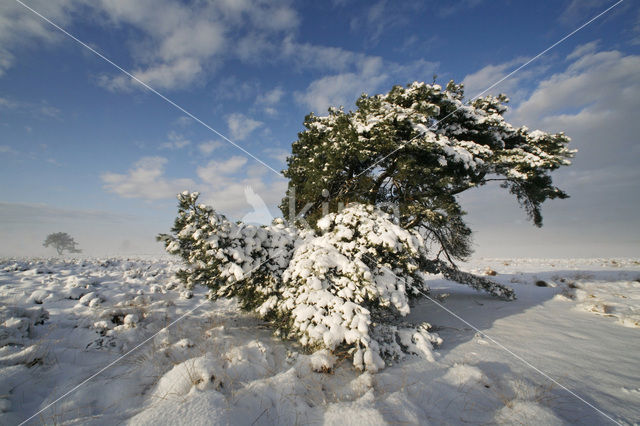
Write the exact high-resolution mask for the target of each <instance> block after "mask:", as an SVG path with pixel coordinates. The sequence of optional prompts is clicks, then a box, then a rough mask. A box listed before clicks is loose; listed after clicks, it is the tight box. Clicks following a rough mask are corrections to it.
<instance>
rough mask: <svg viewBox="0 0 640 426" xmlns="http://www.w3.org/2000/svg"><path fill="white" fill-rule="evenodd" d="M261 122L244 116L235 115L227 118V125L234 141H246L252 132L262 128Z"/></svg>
mask: <svg viewBox="0 0 640 426" xmlns="http://www.w3.org/2000/svg"><path fill="white" fill-rule="evenodd" d="M262 124H263V123H262V122H261V121H257V120H254V119H252V118H249V117H247V116H246V115H244V114H240V113H235V114H231V115H228V116H227V125H228V126H229V131H230V132H231V137H232V138H233V139H234V140H239V141H240V140H243V139H246V138H247V137H248V136H249V135H250V134H251V133H252V132H253V131H254V130H256V129H257V128H258V127H260V126H262Z"/></svg>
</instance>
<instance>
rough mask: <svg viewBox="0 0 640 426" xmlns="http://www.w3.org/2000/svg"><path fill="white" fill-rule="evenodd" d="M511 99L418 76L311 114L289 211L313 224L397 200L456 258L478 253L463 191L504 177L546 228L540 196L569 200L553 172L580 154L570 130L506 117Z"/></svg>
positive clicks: (296, 154)
mask: <svg viewBox="0 0 640 426" xmlns="http://www.w3.org/2000/svg"><path fill="white" fill-rule="evenodd" d="M507 101H508V99H507V98H506V97H505V96H498V97H494V96H487V97H484V98H480V99H477V100H475V101H473V102H471V103H465V102H464V92H463V87H462V85H461V84H455V83H454V82H453V81H452V82H450V83H449V84H448V85H447V86H446V88H445V89H442V88H441V87H440V86H439V85H437V84H425V83H417V82H416V83H413V84H410V85H408V86H407V87H402V86H395V87H394V88H393V89H391V91H390V92H389V93H388V94H385V95H376V96H371V97H370V96H367V95H362V97H361V98H360V99H359V100H358V101H357V103H356V105H357V109H356V110H355V111H349V112H345V111H344V110H342V109H335V108H332V109H330V110H329V114H328V115H327V116H324V117H319V116H316V115H314V114H313V113H312V114H309V115H308V116H307V117H306V118H305V121H304V125H305V127H306V130H305V131H303V132H301V133H299V135H298V140H297V141H295V142H294V143H293V145H292V151H293V152H292V155H291V156H290V157H289V158H288V168H287V169H286V170H285V171H284V174H285V176H286V177H288V178H289V190H288V194H287V197H285V198H284V199H283V202H282V204H281V206H280V208H281V210H282V212H283V214H284V217H285V218H286V219H288V220H292V219H294V217H290V216H291V212H292V211H294V212H295V213H296V214H299V217H298V218H295V219H298V220H299V219H304V220H305V221H307V222H308V223H309V224H310V225H311V226H312V227H313V226H314V225H315V223H316V222H317V220H318V219H320V218H321V217H322V216H323V215H324V214H325V212H326V211H327V208H326V206H328V211H336V209H338V208H339V207H340V206H344V205H347V204H349V203H352V202H358V203H364V204H371V205H393V206H396V209H397V211H398V216H399V217H398V219H399V221H400V224H401V225H402V226H403V227H406V228H408V229H410V228H416V227H417V228H422V232H424V233H425V234H428V238H429V239H430V240H431V241H432V242H434V243H436V245H437V246H439V248H438V250H437V251H436V252H440V253H441V254H442V255H444V256H445V257H446V258H447V260H449V261H450V262H452V263H453V260H455V259H461V260H462V259H465V258H467V257H468V256H469V255H470V254H471V230H470V229H469V228H468V227H467V225H466V223H465V222H464V219H463V217H464V214H465V212H464V210H463V209H462V207H461V206H460V205H459V203H458V200H457V199H456V196H457V195H458V194H460V193H462V192H464V191H466V190H469V189H472V188H476V187H479V186H482V185H485V184H487V183H489V182H494V181H498V182H500V183H501V184H502V186H503V187H505V188H507V189H508V190H509V191H510V192H511V193H512V194H514V195H515V196H516V198H517V200H518V201H519V203H520V204H521V205H522V207H523V208H524V209H525V211H526V212H527V214H528V216H529V218H530V219H532V221H533V223H534V224H535V225H536V226H541V225H542V214H541V205H542V203H543V202H544V201H545V200H547V199H554V198H566V197H567V194H565V193H564V192H563V191H562V190H560V189H559V188H557V187H555V186H553V183H552V180H551V177H550V175H549V172H551V171H553V170H555V169H557V168H559V167H560V166H562V165H567V164H570V162H569V159H570V158H571V157H572V156H573V154H574V151H572V150H569V149H568V148H567V144H568V143H569V138H568V137H566V136H565V135H564V134H562V133H557V134H548V133H544V132H541V131H537V130H536V131H530V130H529V129H527V128H526V127H519V128H516V127H513V126H512V125H511V124H509V123H507V122H506V121H505V120H504V117H503V114H504V113H505V112H506V109H507V108H506V105H505V104H506V102H507ZM290 198H295V207H296V208H295V209H294V210H292V209H290V208H289V203H290ZM299 212H301V213H299Z"/></svg>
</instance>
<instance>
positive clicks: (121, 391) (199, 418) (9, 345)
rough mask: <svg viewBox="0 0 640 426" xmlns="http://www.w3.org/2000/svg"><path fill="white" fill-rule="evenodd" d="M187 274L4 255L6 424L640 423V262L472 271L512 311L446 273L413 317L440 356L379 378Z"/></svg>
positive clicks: (493, 264)
mask: <svg viewBox="0 0 640 426" xmlns="http://www.w3.org/2000/svg"><path fill="white" fill-rule="evenodd" d="M181 266H182V265H181V264H180V262H178V261H176V260H174V259H169V258H165V259H158V260H156V259H3V260H2V261H1V263H0V424H19V423H21V422H23V421H25V420H27V419H30V423H32V424H38V423H46V424H52V423H57V424H60V423H66V424H113V423H131V424H308V423H311V424H318V423H328V424H332V423H341V424H344V423H353V424H357V423H359V424H383V423H410V424H418V423H419V424H445V423H446V424H462V423H494V422H498V423H508V424H513V423H517V424H523V423H525V424H526V423H536V424H565V423H579V424H580V423H581V424H607V423H612V421H611V420H610V419H609V418H608V417H610V418H611V419H613V420H615V421H616V422H620V423H622V424H633V423H637V422H639V421H640V369H639V368H638V365H639V364H640V338H639V337H640V262H638V261H634V260H628V259H627V260H624V259H617V260H604V259H593V260H571V259H567V260H534V259H523V260H497V259H479V260H476V261H474V262H473V263H471V264H468V265H465V269H467V270H470V271H471V272H475V273H477V274H483V273H491V274H493V273H494V272H496V273H497V274H496V275H495V276H492V279H494V280H495V281H497V282H499V283H502V284H505V285H509V286H511V287H513V288H514V289H515V291H516V293H517V296H518V299H517V300H515V301H503V300H500V299H496V298H494V297H491V296H490V295H487V294H483V293H478V292H476V291H474V290H473V289H471V288H469V287H466V286H462V285H459V284H456V283H453V282H451V281H447V280H445V279H443V278H442V276H437V275H434V276H431V277H430V278H429V286H430V288H431V292H430V297H431V298H432V299H433V300H429V299H426V298H425V299H422V300H418V301H417V302H415V304H414V305H413V306H412V309H411V313H410V314H409V315H408V317H407V318H406V320H407V321H408V322H410V323H413V324H421V323H429V324H431V325H432V327H433V328H432V331H433V332H435V333H437V335H438V336H439V337H440V338H441V339H442V341H441V343H440V345H439V346H437V347H436V348H435V349H433V350H430V351H428V352H426V353H422V354H420V353H418V354H415V355H411V356H407V357H405V358H403V359H401V360H399V361H398V362H396V363H394V364H393V365H390V366H387V367H386V368H384V369H382V370H380V371H378V372H376V373H372V372H360V371H358V370H356V369H355V368H354V366H353V364H352V362H351V360H347V359H342V358H340V357H337V358H336V357H335V356H334V355H331V354H330V353H328V352H326V351H320V352H316V353H315V354H313V355H309V354H307V353H305V352H304V351H303V349H302V347H301V346H300V345H299V344H297V343H294V342H288V341H282V340H281V339H278V338H276V337H274V336H273V335H272V330H271V329H270V328H269V327H267V326H266V324H265V323H264V322H262V321H261V320H260V319H259V318H257V316H252V315H250V314H247V313H243V312H241V311H240V309H239V308H238V302H237V301H236V300H233V299H232V300H230V299H220V300H218V301H216V302H211V301H209V300H207V298H206V295H207V292H208V289H206V288H205V287H198V286H196V287H195V288H193V290H189V289H186V288H184V287H183V284H182V283H181V282H180V281H179V280H178V279H177V278H176V277H175V272H176V271H177V270H179V269H180V268H181ZM436 302H437V303H438V304H441V306H442V307H441V306H438V305H437V304H436ZM443 307H444V308H446V310H445V309H443ZM453 314H456V315H458V316H459V317H460V318H462V319H464V321H466V323H465V322H462V321H461V320H460V319H459V318H457V317H456V316H454V315H453ZM474 328H477V330H476V329H474ZM494 341H495V342H499V343H500V344H501V345H503V346H504V347H505V348H507V349H508V350H509V351H512V354H511V353H509V352H507V350H505V349H504V348H502V347H500V346H498V345H497V344H496V343H495V342H494ZM514 354H515V355H516V356H518V357H521V358H522V359H524V360H525V361H526V362H528V363H530V364H531V365H532V366H534V367H535V368H537V369H539V370H540V371H542V372H544V373H545V374H547V375H548V376H549V377H551V378H553V379H554V380H555V381H556V383H554V382H553V381H551V380H549V379H548V378H546V377H544V376H543V375H541V374H540V372H538V371H536V370H535V369H533V368H532V367H531V366H530V365H527V364H525V362H523V361H522V360H520V359H517V358H516V357H515V356H514ZM123 355H126V356H124V357H123ZM114 361H117V362H115V363H114ZM105 367H107V368H106V369H105ZM87 379H89V380H87ZM78 385H80V386H78ZM76 386H78V387H77V388H76V389H75V390H74V388H75V387H76ZM563 386H564V387H566V388H567V389H568V390H569V391H571V392H573V393H575V394H576V395H578V396H579V397H580V398H582V399H583V400H584V401H581V400H580V399H578V397H577V396H575V395H572V394H571V393H569V391H567V390H566V389H564V388H563ZM70 391H71V392H70ZM65 394H66V396H65V397H63V398H60V397H61V396H64V395H65ZM56 401H57V402H56ZM54 402H55V403H54ZM52 403H53V404H52ZM588 404H591V405H592V406H593V407H592V406H590V405H588ZM594 407H595V408H594ZM596 409H597V410H600V411H602V413H604V414H602V413H600V412H598V411H597V410H596ZM36 413H37V415H35V414H36ZM34 415H35V416H34ZM32 416H34V417H32ZM607 416H608V417H607Z"/></svg>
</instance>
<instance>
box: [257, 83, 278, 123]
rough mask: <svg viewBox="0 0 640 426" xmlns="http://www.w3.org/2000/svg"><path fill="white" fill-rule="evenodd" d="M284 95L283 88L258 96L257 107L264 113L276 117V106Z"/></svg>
mask: <svg viewBox="0 0 640 426" xmlns="http://www.w3.org/2000/svg"><path fill="white" fill-rule="evenodd" d="M284 94H285V92H284V90H282V87H279V86H278V87H274V88H273V89H271V90H269V91H267V92H265V93H261V94H260V95H258V97H257V98H256V101H255V105H256V106H258V107H260V108H261V109H262V111H264V112H265V113H267V114H269V115H272V116H273V115H276V114H277V113H278V110H277V108H275V106H276V105H277V104H278V103H279V102H280V100H281V99H282V97H283V96H284Z"/></svg>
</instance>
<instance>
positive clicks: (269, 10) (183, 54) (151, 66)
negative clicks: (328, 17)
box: [100, 0, 299, 90]
mask: <svg viewBox="0 0 640 426" xmlns="http://www.w3.org/2000/svg"><path fill="white" fill-rule="evenodd" d="M101 6H102V10H103V12H104V14H106V15H107V17H108V19H109V20H110V21H111V22H113V23H115V24H122V23H125V24H129V25H132V26H133V27H135V28H137V29H138V30H140V31H141V33H142V38H141V39H140V40H137V41H135V42H133V50H132V54H133V57H134V59H135V60H136V62H137V64H138V66H137V67H136V68H135V69H134V70H133V71H132V74H133V75H134V76H136V77H137V78H139V79H140V80H142V81H144V82H146V83H148V84H149V85H150V86H152V87H154V88H158V89H176V88H185V87H189V86H191V85H193V84H194V83H198V82H200V81H201V80H203V79H204V78H205V77H206V75H207V73H209V72H211V71H213V70H214V69H215V66H216V64H219V63H220V61H222V60H224V59H225V58H226V57H228V56H229V55H238V56H240V57H241V58H243V59H247V60H248V59H250V58H251V57H254V56H256V55H258V54H259V53H260V51H259V49H258V50H256V49H257V48H259V47H260V46H261V45H263V44H265V43H271V42H270V41H269V40H270V39H271V38H273V37H278V34H280V33H282V32H284V31H289V30H292V29H294V28H296V27H297V25H298V22H299V20H298V17H297V14H296V12H295V11H294V10H293V9H292V8H291V7H290V6H289V4H288V2H287V1H274V2H264V1H262V0H241V1H240V0H234V1H230V0H223V1H218V2H196V3H195V4H193V3H192V4H189V5H187V4H182V3H180V2H171V1H167V0H154V1H151V0H142V1H136V2H130V1H126V0H103V1H102V3H101ZM244 28H251V29H252V33H251V39H250V40H247V39H246V36H245V37H237V36H236V35H234V36H233V37H232V33H233V32H234V31H235V30H236V29H244ZM242 40H244V41H242ZM261 40H264V42H263V43H258V41H261ZM100 81H101V83H102V85H103V86H105V87H107V88H109V89H112V90H122V89H125V88H126V87H127V86H128V85H130V84H131V82H130V81H129V80H128V78H127V77H125V76H122V75H115V76H112V77H109V78H105V77H104V76H103V77H102V79H101V80H100Z"/></svg>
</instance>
